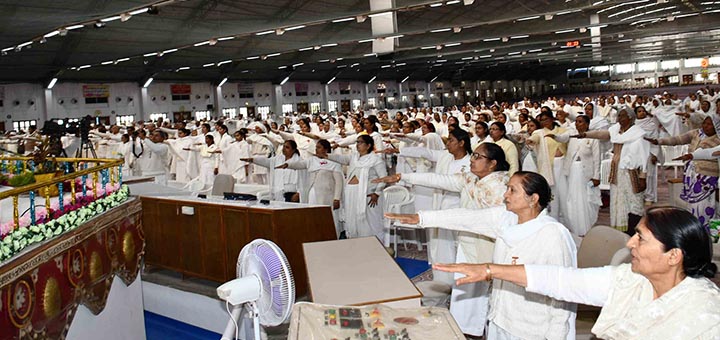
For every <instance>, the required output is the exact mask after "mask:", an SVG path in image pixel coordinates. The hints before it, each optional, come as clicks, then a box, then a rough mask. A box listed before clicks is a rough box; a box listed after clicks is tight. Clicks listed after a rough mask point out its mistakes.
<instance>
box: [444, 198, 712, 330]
mask: <svg viewBox="0 0 720 340" xmlns="http://www.w3.org/2000/svg"><path fill="white" fill-rule="evenodd" d="M710 242H711V241H710V238H709V234H708V232H707V230H706V229H705V228H704V227H703V226H702V225H701V223H700V222H699V221H698V219H697V218H695V216H693V215H692V214H690V213H689V212H687V211H685V210H682V209H679V208H674V207H655V208H650V209H648V211H647V212H646V214H645V216H644V217H643V218H642V219H641V220H640V223H639V224H638V227H637V234H635V235H634V236H633V237H632V238H631V239H630V240H629V241H628V243H627V247H628V248H630V250H631V254H632V263H631V264H623V265H620V266H616V267H613V266H606V267H601V268H584V269H576V268H566V267H564V266H543V265H537V264H525V265H509V266H508V265H499V264H490V263H487V264H455V265H435V267H436V268H437V269H439V270H445V271H449V272H456V273H462V274H464V275H466V277H464V278H462V279H460V280H458V284H464V283H471V282H481V281H486V280H493V279H494V280H495V281H496V282H507V283H511V284H513V285H518V286H522V287H525V291H527V292H532V293H535V294H542V295H547V296H550V297H553V298H554V299H558V300H563V301H570V302H576V303H583V304H588V305H594V306H601V307H602V310H601V311H600V316H599V317H598V319H597V321H596V322H595V325H594V326H593V328H592V332H593V334H595V335H596V336H597V337H598V338H602V339H677V340H684V339H718V338H720V313H718V311H720V289H718V287H717V286H716V285H715V284H714V283H713V282H711V281H710V280H708V279H707V278H708V277H710V278H712V277H714V276H715V273H716V272H717V266H716V265H715V264H714V263H712V262H711V260H712V246H711V243H710ZM536 333H537V334H536V335H540V333H539V332H536Z"/></svg>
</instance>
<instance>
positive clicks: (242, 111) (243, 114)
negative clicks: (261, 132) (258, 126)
mask: <svg viewBox="0 0 720 340" xmlns="http://www.w3.org/2000/svg"><path fill="white" fill-rule="evenodd" d="M247 115H248V113H247V107H241V108H240V116H241V117H243V118H247Z"/></svg>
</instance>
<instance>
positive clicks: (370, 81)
mask: <svg viewBox="0 0 720 340" xmlns="http://www.w3.org/2000/svg"><path fill="white" fill-rule="evenodd" d="M375 78H377V76H373V77H372V78H370V80H369V81H368V84H370V83H372V82H373V81H375Z"/></svg>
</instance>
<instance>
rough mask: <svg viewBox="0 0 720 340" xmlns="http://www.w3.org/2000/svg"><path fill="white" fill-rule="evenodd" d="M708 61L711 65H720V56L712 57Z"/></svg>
mask: <svg viewBox="0 0 720 340" xmlns="http://www.w3.org/2000/svg"><path fill="white" fill-rule="evenodd" d="M708 61H709V62H710V65H720V57H712V58H710V59H709V60H708Z"/></svg>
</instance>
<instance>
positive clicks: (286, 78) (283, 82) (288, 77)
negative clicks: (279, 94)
mask: <svg viewBox="0 0 720 340" xmlns="http://www.w3.org/2000/svg"><path fill="white" fill-rule="evenodd" d="M288 80H290V76H287V77H285V79H283V80H282V81H281V82H280V85H285V83H287V82H288Z"/></svg>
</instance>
